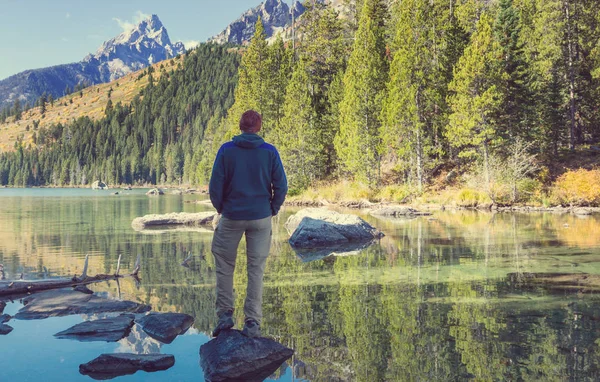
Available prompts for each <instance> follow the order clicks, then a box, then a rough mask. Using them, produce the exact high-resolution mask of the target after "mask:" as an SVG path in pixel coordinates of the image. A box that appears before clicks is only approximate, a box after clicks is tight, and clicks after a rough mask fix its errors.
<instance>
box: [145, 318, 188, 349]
mask: <svg viewBox="0 0 600 382" xmlns="http://www.w3.org/2000/svg"><path fill="white" fill-rule="evenodd" d="M135 322H136V323H137V324H138V325H140V326H141V327H142V329H143V330H144V331H145V332H146V333H148V335H149V336H150V337H152V338H154V339H156V340H159V341H160V342H163V343H165V344H170V343H171V342H173V340H174V339H175V337H177V336H178V335H180V334H184V333H185V332H187V330H188V329H189V328H190V326H192V324H193V323H194V317H192V316H190V315H189V314H183V313H150V314H148V315H147V316H144V317H141V318H139V319H137V320H135Z"/></svg>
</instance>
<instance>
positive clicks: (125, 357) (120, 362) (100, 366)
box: [79, 353, 175, 380]
mask: <svg viewBox="0 0 600 382" xmlns="http://www.w3.org/2000/svg"><path fill="white" fill-rule="evenodd" d="M173 365H175V357H174V356H173V355H170V354H127V353H118V354H102V355H101V356H100V357H98V358H96V359H94V360H92V361H90V362H88V363H84V364H82V365H79V373H81V374H83V375H87V376H90V377H91V378H94V379H97V380H106V379H112V378H116V377H120V376H123V375H129V374H134V373H135V372H137V371H139V370H142V371H146V372H153V371H160V370H167V369H169V368H170V367H172V366H173Z"/></svg>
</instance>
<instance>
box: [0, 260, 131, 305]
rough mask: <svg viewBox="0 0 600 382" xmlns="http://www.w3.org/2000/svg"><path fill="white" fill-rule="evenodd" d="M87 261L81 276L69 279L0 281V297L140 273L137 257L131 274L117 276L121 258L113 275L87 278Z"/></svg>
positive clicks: (92, 282)
mask: <svg viewBox="0 0 600 382" xmlns="http://www.w3.org/2000/svg"><path fill="white" fill-rule="evenodd" d="M88 260H89V255H86V256H85V264H84V266H83V272H82V274H81V276H79V277H77V276H74V277H73V278H71V279H52V280H22V279H21V280H14V281H0V297H4V298H6V297H11V296H22V295H29V294H32V293H37V292H43V291H46V290H51V289H61V288H69V287H78V286H83V285H88V284H94V283H98V282H101V281H110V280H118V279H120V278H124V277H133V278H134V279H138V273H139V271H140V262H141V257H140V255H138V257H137V260H136V262H135V267H134V269H133V272H132V273H131V274H129V275H126V276H123V275H120V274H119V268H120V264H121V256H119V261H118V265H117V272H115V274H113V275H103V274H99V275H96V276H88V275H87V269H88Z"/></svg>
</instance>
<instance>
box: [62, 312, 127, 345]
mask: <svg viewBox="0 0 600 382" xmlns="http://www.w3.org/2000/svg"><path fill="white" fill-rule="evenodd" d="M134 319H135V316H134V315H133V314H123V315H120V316H118V317H111V318H105V319H101V320H94V321H86V322H82V323H81V324H77V325H75V326H73V327H71V328H69V329H67V330H63V331H62V332H60V333H56V334H55V335H54V336H55V337H58V338H65V339H74V340H79V341H84V342H87V341H106V342H117V341H119V340H120V339H122V338H124V337H127V336H128V335H129V332H130V331H131V327H132V326H133V320H134Z"/></svg>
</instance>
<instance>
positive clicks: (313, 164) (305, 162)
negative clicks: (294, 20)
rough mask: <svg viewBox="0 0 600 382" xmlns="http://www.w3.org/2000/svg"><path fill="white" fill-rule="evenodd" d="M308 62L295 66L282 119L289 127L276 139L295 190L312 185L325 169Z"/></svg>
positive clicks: (303, 61) (274, 137)
mask: <svg viewBox="0 0 600 382" xmlns="http://www.w3.org/2000/svg"><path fill="white" fill-rule="evenodd" d="M306 61H307V60H306V59H302V60H300V61H299V62H298V63H297V64H296V67H295V69H294V73H293V74H292V79H291V80H290V82H289V85H288V87H287V91H286V96H285V104H284V112H285V115H284V118H283V126H286V128H285V129H281V130H279V131H278V133H277V134H276V135H274V136H273V142H274V143H275V144H276V146H277V148H278V150H279V154H280V155H281V160H282V161H283V165H284V167H285V169H286V173H287V175H288V180H289V183H290V189H292V190H300V189H304V188H306V187H307V186H309V185H310V184H311V182H313V181H314V180H315V179H317V178H318V177H319V176H320V175H321V174H322V173H323V168H324V166H325V161H324V151H323V143H322V141H321V139H320V134H319V130H320V129H319V128H318V125H317V121H318V118H317V114H316V112H315V109H314V107H313V104H312V96H311V91H312V89H311V81H310V76H309V72H308V70H307V62H306Z"/></svg>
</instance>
